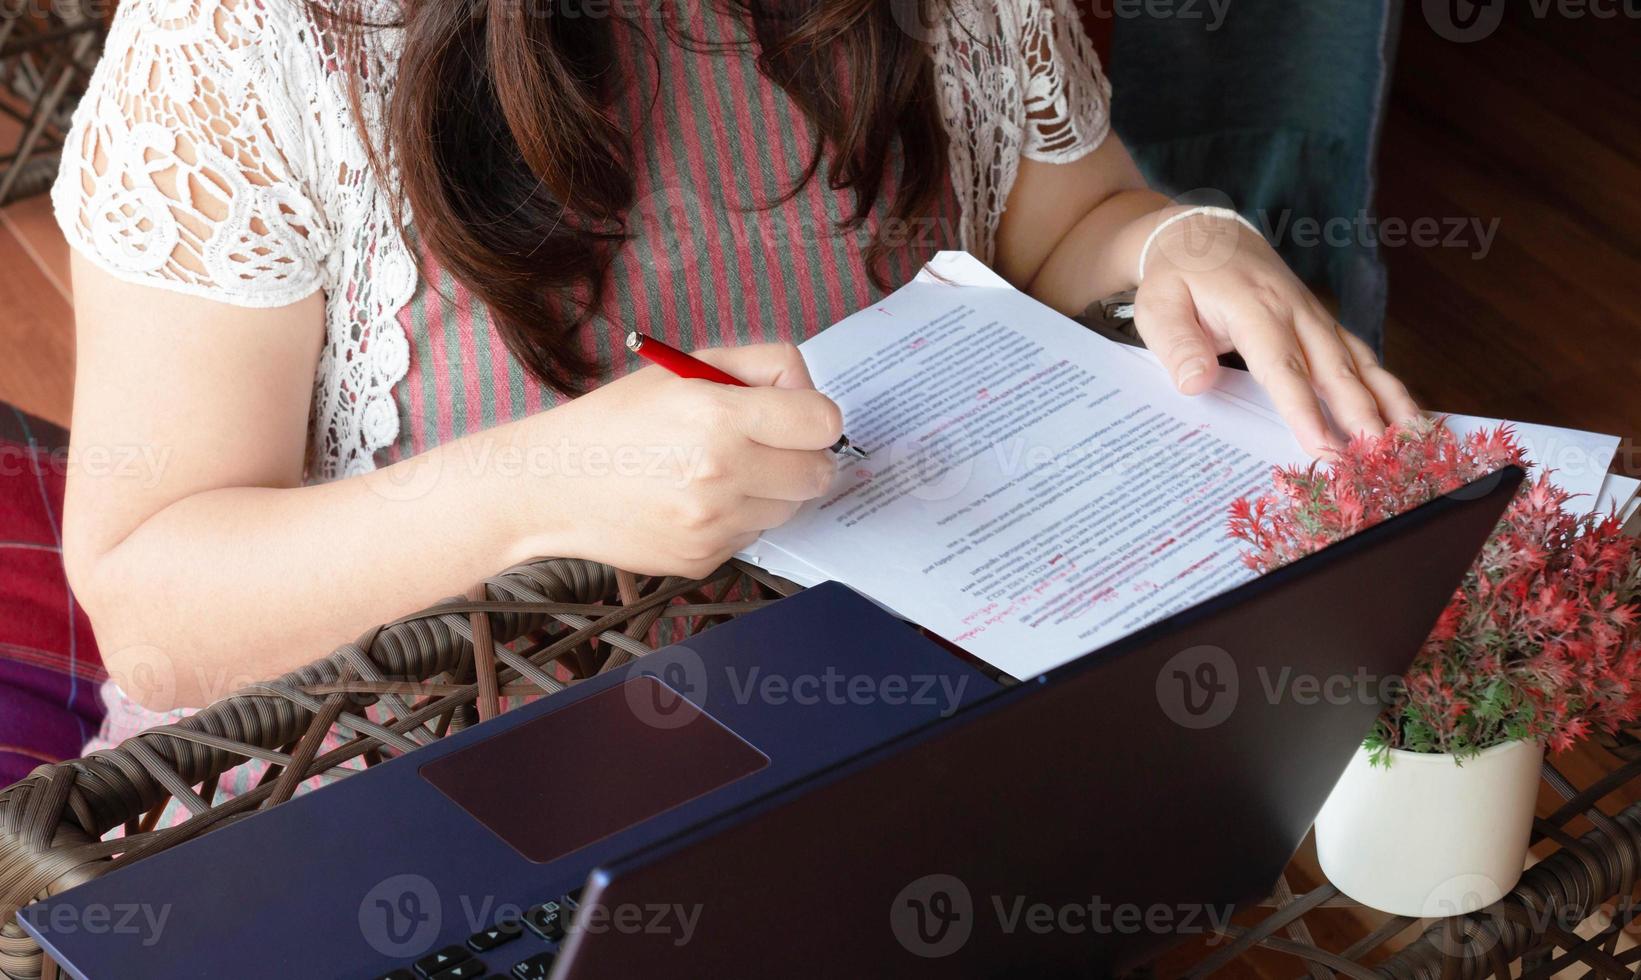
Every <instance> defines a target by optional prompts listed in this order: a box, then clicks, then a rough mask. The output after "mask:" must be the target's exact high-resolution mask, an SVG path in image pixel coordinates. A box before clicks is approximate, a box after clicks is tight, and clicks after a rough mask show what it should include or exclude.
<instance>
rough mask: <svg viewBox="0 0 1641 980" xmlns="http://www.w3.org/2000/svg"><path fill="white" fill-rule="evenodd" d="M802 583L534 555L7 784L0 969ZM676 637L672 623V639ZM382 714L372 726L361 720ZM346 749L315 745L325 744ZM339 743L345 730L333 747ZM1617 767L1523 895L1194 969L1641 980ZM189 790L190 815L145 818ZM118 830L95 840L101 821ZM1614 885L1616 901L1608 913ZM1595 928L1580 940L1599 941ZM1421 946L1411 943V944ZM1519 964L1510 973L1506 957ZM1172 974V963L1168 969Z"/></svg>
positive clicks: (1332, 896) (1246, 944)
mask: <svg viewBox="0 0 1641 980" xmlns="http://www.w3.org/2000/svg"><path fill="white" fill-rule="evenodd" d="M792 591H795V587H794V586H793V585H791V583H788V582H785V581H783V580H780V579H774V578H771V577H769V576H767V575H765V574H763V573H761V572H759V571H757V570H755V569H751V568H748V567H745V566H741V565H730V566H725V567H724V568H723V569H721V570H720V571H719V572H718V573H717V574H716V575H714V576H713V577H712V578H709V579H707V580H705V581H702V582H688V581H683V580H679V579H646V578H639V577H636V576H632V575H628V574H626V573H621V572H616V571H614V570H612V569H610V568H608V567H605V566H602V565H597V564H593V563H589V562H581V561H567V560H543V561H539V562H535V563H531V564H528V565H523V566H519V567H517V568H514V569H511V570H509V571H507V572H505V573H503V574H501V575H498V576H496V577H494V578H492V579H489V580H488V581H486V582H484V583H482V584H481V585H480V586H478V587H476V588H475V589H473V590H472V591H471V593H470V594H469V595H468V596H467V597H465V598H455V599H449V600H446V601H445V602H443V603H440V604H438V605H436V606H434V607H432V608H431V609H428V610H426V611H424V612H422V613H419V614H417V615H414V616H409V617H406V618H404V619H402V620H399V621H397V622H395V623H390V624H388V625H386V626H383V627H381V628H379V629H376V630H372V631H371V632H370V633H368V634H366V635H365V636H363V637H361V638H360V639H359V640H357V641H356V642H354V643H351V644H348V645H347V646H345V647H342V648H341V649H339V650H337V651H336V652H335V653H333V654H331V655H330V656H329V657H326V658H325V659H323V660H320V661H318V662H316V663H313V664H311V665H309V666H308V667H305V668H303V669H301V670H298V671H295V672H293V673H290V674H287V675H286V676H284V677H282V678H279V679H278V680H275V681H270V682H265V683H261V684H256V685H253V686H251V687H248V688H246V689H244V690H242V691H240V692H239V693H237V694H235V695H233V696H232V697H229V698H226V699H224V700H222V701H219V702H217V703H216V704H214V705H212V706H211V707H209V708H207V709H205V710H203V711H200V712H199V713H197V714H195V715H193V716H191V717H189V718H187V719H185V720H184V721H182V722H180V723H177V724H174V725H168V726H164V727H161V728H157V729H153V730H151V731H148V732H144V733H143V734H141V735H138V736H136V737H134V738H132V739H129V740H127V741H126V742H125V743H123V744H121V745H120V746H118V747H116V748H114V749H110V750H106V751H99V752H94V753H92V754H91V755H88V756H87V757H85V758H83V759H78V760H74V761H71V762H65V763H60V764H57V765H48V766H42V767H40V768H39V769H37V770H36V771H35V772H34V773H33V775H31V776H30V777H29V778H28V779H26V780H24V781H23V782H21V783H18V784H16V785H14V786H11V787H8V788H6V789H4V790H0V977H4V978H6V980H25V978H26V980H34V978H37V977H42V976H44V977H47V978H50V977H53V976H55V975H56V969H55V967H54V965H53V964H51V963H49V962H46V961H44V959H43V957H42V956H41V954H40V950H39V949H38V947H37V946H36V945H35V944H34V943H33V942H32V940H30V939H29V938H28V937H27V936H26V935H25V934H24V933H23V932H22V931H21V929H19V928H18V926H17V924H16V921H15V918H14V913H15V911H16V909H17V908H18V907H20V906H22V905H24V904H27V903H29V902H31V901H35V900H37V899H39V898H42V897H44V896H47V895H52V894H56V893H58V892H60V891H62V890H64V889H66V888H69V887H72V886H74V885H76V884H79V883H81V882H84V881H87V880H89V879H91V878H94V877H96V876H98V875H101V874H104V873H106V872H108V871H109V870H111V869H113V868H115V867H118V866H119V865H121V864H124V863H127V862H130V861H134V860H140V859H141V858H142V857H144V856H146V855H149V854H154V853H157V852H158V851H161V850H164V849H166V848H169V847H173V846H175V845H176V844H179V843H181V842H183V841H185V840H188V839H190V838H192V837H195V836H198V835H199V834H201V833H204V832H206V831H208V830H210V829H211V828H213V827H217V826H222V825H223V824H225V823H227V822H229V821H232V820H235V819H237V818H240V817H242V816H244V815H246V814H249V813H252V812H254V811H256V810H258V809H263V808H267V807H271V806H276V805H278V804H280V803H282V802H284V801H285V800H287V799H289V798H290V797H291V795H292V794H293V793H294V792H295V791H296V789H297V787H298V786H299V785H300V784H301V783H302V782H303V781H304V780H306V779H308V778H310V777H312V776H315V775H319V774H324V773H329V772H344V773H345V772H348V771H354V770H338V769H337V768H336V767H338V766H341V765H343V764H344V763H348V762H350V761H351V760H355V759H362V760H363V762H364V763H365V764H367V765H369V764H374V763H376V762H380V761H383V760H385V759H388V758H392V757H394V756H396V755H399V754H401V753H403V752H407V751H413V750H414V749H415V748H417V747H418V746H420V745H423V744H426V743H427V742H429V741H431V740H433V739H437V738H440V737H442V736H444V735H445V734H447V733H449V732H451V731H454V730H458V729H460V728H464V727H466V726H468V725H471V724H473V723H475V722H476V721H478V720H482V719H485V718H489V717H492V716H494V715H495V714H496V713H497V712H498V711H499V710H500V709H501V702H502V698H504V697H508V696H513V695H539V694H543V693H546V694H551V693H554V692H556V691H559V690H562V689H563V688H564V687H565V686H566V685H567V684H573V683H575V681H576V680H579V679H582V678H586V677H590V676H592V675H594V674H596V673H600V672H603V671H607V670H610V669H612V668H615V667H619V666H620V665H622V664H624V663H627V662H628V661H630V660H631V659H632V658H633V657H641V656H643V655H644V654H646V653H648V652H649V651H650V647H649V646H648V645H647V644H646V642H645V641H644V638H646V637H648V636H650V635H651V628H652V627H653V626H655V624H656V623H657V621H658V620H660V619H661V618H662V617H667V618H669V619H671V620H674V621H675V622H676V623H678V624H680V625H681V627H682V628H683V629H684V630H685V631H687V632H695V631H698V630H699V629H701V628H704V627H706V626H710V625H713V624H715V623H718V622H721V621H723V620H724V619H726V618H728V617H732V616H735V615H739V614H741V613H744V612H748V611H751V610H753V609H757V608H760V607H762V606H763V605H766V604H767V603H768V602H770V601H772V600H774V599H776V598H779V597H780V596H782V595H787V594H790V593H791V592H792ZM673 635H674V636H676V635H679V634H677V633H676V632H674V633H673ZM373 705H375V706H377V707H378V709H379V710H378V711H376V712H373V716H374V717H377V718H379V719H383V720H381V721H379V722H373V721H371V720H369V719H368V718H367V717H366V716H365V710H366V709H367V708H369V707H371V706H373ZM333 732H338V733H340V734H341V735H342V740H341V742H340V745H339V746H338V747H334V748H331V749H328V750H325V751H321V746H322V745H323V744H324V743H325V741H326V738H327V736H329V735H331V734H332V733H333ZM332 744H333V745H336V744H337V743H336V741H335V740H332ZM1608 747H1609V749H1610V750H1611V752H1612V753H1613V758H1615V759H1616V760H1618V765H1617V766H1616V768H1614V769H1613V771H1611V772H1609V773H1607V774H1605V775H1604V776H1603V777H1601V778H1600V779H1598V780H1595V781H1593V782H1592V783H1591V785H1589V786H1586V787H1582V788H1575V787H1574V786H1573V785H1572V784H1571V783H1570V782H1569V781H1568V780H1567V779H1565V778H1564V777H1563V776H1562V775H1561V773H1560V772H1558V771H1557V770H1556V769H1555V768H1554V767H1553V766H1552V765H1550V764H1546V766H1545V778H1546V780H1547V781H1548V782H1549V784H1550V785H1551V787H1553V788H1554V789H1555V790H1556V792H1557V793H1558V794H1559V795H1560V796H1561V797H1562V798H1563V799H1565V800H1566V801H1567V802H1566V804H1565V805H1563V806H1562V807H1560V808H1559V809H1558V810H1557V811H1556V812H1555V813H1553V814H1552V815H1551V816H1549V817H1547V818H1545V819H1541V820H1539V821H1538V825H1537V833H1538V836H1539V838H1540V839H1541V840H1546V841H1550V842H1553V844H1555V845H1556V846H1557V849H1556V850H1555V851H1554V853H1552V854H1550V855H1549V856H1548V857H1546V858H1545V859H1544V860H1543V861H1541V862H1540V863H1538V864H1537V865H1535V866H1534V867H1533V868H1531V869H1530V870H1529V871H1528V872H1527V873H1526V875H1525V876H1524V877H1523V878H1522V881H1521V883H1520V884H1519V885H1518V886H1517V887H1516V889H1515V891H1514V892H1512V893H1511V894H1510V895H1509V896H1506V897H1505V898H1504V899H1503V900H1501V901H1500V902H1498V903H1496V904H1495V905H1493V906H1491V907H1490V908H1488V909H1485V910H1483V911H1481V912H1479V913H1476V914H1473V915H1470V916H1466V917H1462V918H1458V919H1449V920H1442V921H1437V922H1428V923H1421V922H1419V921H1418V920H1412V919H1405V918H1396V919H1390V920H1389V921H1386V922H1385V923H1384V924H1383V925H1382V926H1380V927H1378V928H1375V929H1373V930H1372V931H1371V932H1368V933H1367V934H1366V935H1363V936H1362V937H1361V938H1360V939H1358V940H1355V941H1354V942H1351V943H1349V944H1348V945H1344V946H1343V947H1342V948H1337V949H1332V950H1324V949H1321V948H1319V947H1318V946H1317V945H1316V943H1314V942H1313V940H1312V931H1311V929H1310V927H1309V924H1308V922H1307V917H1309V916H1314V915H1318V914H1326V912H1327V911H1328V910H1335V909H1338V908H1340V907H1341V906H1348V905H1350V904H1351V903H1350V902H1349V900H1348V899H1345V898H1343V897H1342V896H1340V895H1339V893H1338V892H1337V890H1336V889H1334V888H1332V887H1331V886H1328V885H1323V886H1322V887H1319V888H1316V889H1313V890H1311V891H1309V892H1306V893H1303V894H1295V893H1294V892H1293V891H1292V890H1291V889H1290V888H1289V887H1288V885H1287V883H1286V881H1284V882H1283V883H1282V884H1280V885H1279V887H1278V889H1277V892H1276V894H1275V895H1274V896H1272V899H1271V901H1270V902H1268V903H1267V904H1266V906H1265V908H1264V912H1263V913H1262V914H1261V915H1259V916H1256V917H1254V918H1253V919H1251V920H1250V919H1249V918H1248V917H1246V916H1245V917H1242V918H1239V920H1238V922H1239V923H1240V924H1238V925H1235V926H1232V927H1230V931H1229V933H1228V935H1225V936H1223V937H1221V941H1220V942H1218V943H1217V944H1216V945H1214V946H1212V947H1210V948H1209V951H1208V952H1207V953H1206V954H1205V956H1204V958H1202V959H1200V960H1199V961H1197V962H1195V963H1194V964H1191V965H1189V966H1187V967H1185V969H1187V970H1188V971H1189V972H1190V973H1191V974H1192V975H1200V976H1206V975H1209V974H1212V973H1214V972H1217V971H1219V970H1221V969H1222V968H1224V967H1226V966H1227V965H1228V964H1230V963H1232V962H1233V961H1236V960H1237V959H1238V958H1239V957H1241V956H1243V955H1244V954H1245V953H1247V951H1248V950H1249V949H1251V948H1255V947H1257V948H1259V949H1261V950H1264V951H1267V959H1268V954H1269V953H1276V954H1282V955H1286V956H1288V957H1291V959H1292V971H1293V973H1295V974H1304V973H1308V974H1309V975H1311V976H1316V977H1327V976H1335V975H1338V976H1348V977H1375V976H1392V977H1482V976H1497V977H1507V976H1511V975H1519V976H1525V977H1548V976H1552V975H1554V974H1556V973H1557V972H1558V971H1561V970H1564V969H1568V968H1569V967H1572V966H1579V967H1581V969H1580V971H1579V975H1586V974H1587V975H1590V976H1597V977H1614V978H1617V977H1625V978H1636V977H1641V970H1638V964H1641V949H1623V948H1621V947H1620V945H1619V937H1620V934H1621V932H1622V927H1623V926H1624V925H1626V924H1628V922H1629V921H1630V919H1631V917H1632V916H1633V915H1634V911H1635V910H1634V909H1633V908H1632V906H1631V905H1630V903H1629V901H1628V899H1627V896H1630V895H1632V894H1633V892H1634V888H1635V884H1636V877H1637V870H1638V867H1641V804H1632V805H1629V806H1626V807H1623V808H1622V809H1620V810H1618V811H1617V812H1615V813H1613V814H1611V815H1608V814H1607V813H1604V812H1603V811H1602V810H1601V809H1599V808H1598V807H1597V804H1598V802H1599V801H1601V800H1603V799H1604V798H1608V797H1609V796H1610V795H1613V794H1615V792H1616V791H1619V790H1621V789H1622V788H1623V787H1625V786H1626V785H1627V784H1629V783H1630V782H1631V781H1632V780H1634V779H1635V778H1636V777H1637V776H1641V741H1638V740H1637V739H1635V738H1632V737H1629V736H1625V737H1623V738H1620V739H1617V740H1613V741H1611V742H1610V743H1609V746H1608ZM251 759H260V760H264V761H266V762H268V763H269V764H270V768H269V770H268V773H267V775H266V777H264V779H263V780H262V782H261V783H260V785H259V786H258V787H257V788H256V789H255V790H254V791H252V792H250V793H246V794H244V795H241V796H237V797H232V798H227V799H218V798H217V792H216V788H217V785H218V783H219V781H220V780H221V778H222V777H223V775H224V774H225V773H227V772H229V771H230V770H231V769H233V768H234V767H236V766H238V765H241V764H243V763H245V762H247V761H248V760H251ZM172 799H176V800H178V801H180V802H181V803H182V804H183V805H185V806H186V807H188V809H189V810H190V812H191V813H192V816H191V817H190V819H188V820H187V821H186V822H184V823H182V824H180V825H178V826H175V827H171V828H168V829H158V830H157V829H154V823H155V821H156V820H157V818H158V816H159V814H160V812H161V810H162V809H163V808H164V807H165V805H166V804H167V803H168V802H169V801H171V800H172ZM122 825H123V826H124V827H125V835H124V836H122V837H118V838H114V839H112V840H107V841H104V840H103V839H102V838H103V837H104V835H106V834H107V833H108V832H109V831H111V830H113V829H115V828H117V827H121V826H122ZM1615 897H1626V898H1621V899H1620V900H1619V902H1618V904H1617V905H1614V904H1613V900H1614V899H1615ZM1592 923H1594V924H1595V925H1597V926H1598V928H1596V929H1595V930H1594V938H1584V937H1582V936H1580V935H1578V934H1576V933H1575V929H1576V928H1578V927H1579V926H1580V925H1581V924H1582V925H1583V926H1584V928H1583V929H1581V930H1579V931H1581V932H1583V933H1585V934H1589V933H1591V932H1592V929H1591V924H1592ZM1410 937H1412V938H1411V940H1410ZM1512 963H1515V964H1516V965H1515V969H1516V970H1519V971H1521V972H1519V973H1516V974H1512V972H1511V971H1512V966H1511V964H1512ZM1174 972H1177V971H1174Z"/></svg>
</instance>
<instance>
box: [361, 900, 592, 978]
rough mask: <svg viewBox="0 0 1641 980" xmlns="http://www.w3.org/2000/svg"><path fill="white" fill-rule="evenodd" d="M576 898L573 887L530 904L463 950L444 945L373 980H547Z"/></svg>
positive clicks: (469, 939)
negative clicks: (552, 898) (519, 916)
mask: <svg viewBox="0 0 1641 980" xmlns="http://www.w3.org/2000/svg"><path fill="white" fill-rule="evenodd" d="M580 895H581V889H579V888H578V889H576V890H575V891H573V892H571V893H569V894H568V895H564V896H563V897H561V898H559V899H558V900H557V901H549V902H542V903H541V904H540V905H532V906H531V907H530V908H528V909H526V910H525V912H524V916H523V918H522V919H505V920H502V921H499V922H497V923H496V924H495V925H493V926H490V927H489V928H487V929H481V930H480V931H478V932H475V933H474V934H473V935H471V936H468V937H467V942H466V944H465V945H462V946H446V947H445V948H444V949H441V950H438V951H437V952H434V953H429V954H428V955H426V956H424V957H422V958H421V959H419V960H417V961H416V962H415V963H414V964H413V965H411V966H408V967H400V968H399V969H396V970H390V971H388V972H387V973H384V974H382V975H381V976H380V977H377V978H376V980H547V975H548V974H549V973H551V972H552V971H553V961H554V960H556V959H558V954H559V950H560V945H561V944H562V943H563V942H564V934H565V932H566V931H567V930H568V928H569V923H570V917H571V916H572V915H574V914H575V910H576V909H577V908H579V907H580V903H579V901H578V899H579V898H580ZM519 940H524V941H523V942H519ZM515 944H516V945H515ZM543 944H546V948H545V949H543V948H542V945H543Z"/></svg>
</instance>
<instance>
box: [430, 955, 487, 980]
mask: <svg viewBox="0 0 1641 980" xmlns="http://www.w3.org/2000/svg"><path fill="white" fill-rule="evenodd" d="M482 976H484V964H483V963H481V962H479V961H478V960H463V961H461V962H460V963H457V964H456V965H455V966H453V967H451V968H450V969H448V970H446V971H444V972H443V973H440V974H437V975H435V976H434V977H433V980H478V978H479V977H482Z"/></svg>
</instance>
